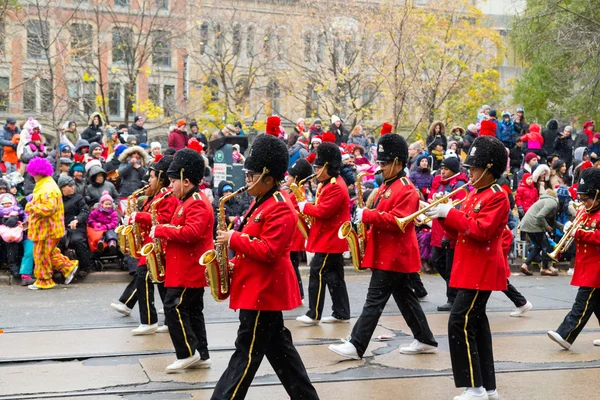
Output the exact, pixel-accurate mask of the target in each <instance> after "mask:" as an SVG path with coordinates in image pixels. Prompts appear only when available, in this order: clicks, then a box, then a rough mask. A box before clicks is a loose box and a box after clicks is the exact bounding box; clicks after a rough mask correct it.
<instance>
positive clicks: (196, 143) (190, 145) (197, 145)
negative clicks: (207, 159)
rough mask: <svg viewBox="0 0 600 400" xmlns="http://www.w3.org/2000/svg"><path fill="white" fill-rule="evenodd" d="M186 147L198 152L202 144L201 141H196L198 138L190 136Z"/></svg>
mask: <svg viewBox="0 0 600 400" xmlns="http://www.w3.org/2000/svg"><path fill="white" fill-rule="evenodd" d="M187 147H188V148H190V149H192V150H195V151H197V152H198V153H202V149H203V148H204V146H203V145H202V143H200V142H199V141H198V139H196V138H191V139H190V140H188V145H187Z"/></svg>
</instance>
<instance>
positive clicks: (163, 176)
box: [150, 156, 173, 187]
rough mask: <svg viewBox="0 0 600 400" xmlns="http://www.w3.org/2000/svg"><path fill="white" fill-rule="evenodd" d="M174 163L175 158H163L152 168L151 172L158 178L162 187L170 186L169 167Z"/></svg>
mask: <svg viewBox="0 0 600 400" xmlns="http://www.w3.org/2000/svg"><path fill="white" fill-rule="evenodd" d="M172 162H173V156H166V157H162V158H161V159H160V160H158V162H155V163H153V164H152V165H151V166H150V170H152V171H154V173H155V174H156V177H157V178H158V181H159V185H160V187H167V186H169V177H168V176H167V171H168V170H169V166H170V165H171V163H172Z"/></svg>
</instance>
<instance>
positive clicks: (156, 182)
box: [129, 156, 179, 335]
mask: <svg viewBox="0 0 600 400" xmlns="http://www.w3.org/2000/svg"><path fill="white" fill-rule="evenodd" d="M172 161H173V157H172V156H167V157H163V158H161V159H160V160H159V161H158V162H157V163H154V164H152V165H151V166H150V176H149V178H148V184H149V186H148V189H146V194H147V195H148V199H147V200H146V202H145V203H144V205H143V206H142V212H137V213H136V212H134V213H133V214H132V215H131V216H130V217H129V224H130V225H131V224H138V225H139V227H140V232H141V234H142V237H143V238H144V241H143V244H147V243H152V238H151V237H150V236H148V234H149V233H150V230H151V229H152V215H151V213H150V212H151V210H152V205H153V204H155V203H156V202H157V201H159V200H160V199H162V200H160V202H159V203H158V205H157V206H156V207H157V208H156V214H157V220H158V222H159V223H161V224H167V223H169V222H171V219H172V218H173V215H174V214H175V209H176V208H177V206H179V200H177V198H176V197H175V196H168V197H166V198H164V199H163V197H164V196H165V195H167V193H171V192H170V190H169V189H167V188H168V186H169V184H170V182H169V177H168V176H167V170H168V169H169V166H170V165H171V162H172ZM157 287H158V293H159V294H160V298H161V300H162V301H163V302H164V300H165V285H164V282H161V283H158V284H157ZM136 288H137V297H138V301H139V308H140V323H141V325H140V326H139V327H137V328H135V329H134V330H133V331H132V333H133V334H134V335H150V334H153V333H155V332H157V331H158V332H167V330H168V327H167V325H163V326H161V327H160V328H159V327H158V316H157V314H156V307H155V306H154V284H153V282H152V280H151V279H150V272H149V271H148V267H147V266H146V257H144V256H140V258H139V260H138V270H137V274H136Z"/></svg>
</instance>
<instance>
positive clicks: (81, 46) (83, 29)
mask: <svg viewBox="0 0 600 400" xmlns="http://www.w3.org/2000/svg"><path fill="white" fill-rule="evenodd" d="M92 40H93V38H92V26H91V25H89V24H72V25H71V54H72V55H73V57H75V58H77V59H80V60H87V61H89V60H91V56H92Z"/></svg>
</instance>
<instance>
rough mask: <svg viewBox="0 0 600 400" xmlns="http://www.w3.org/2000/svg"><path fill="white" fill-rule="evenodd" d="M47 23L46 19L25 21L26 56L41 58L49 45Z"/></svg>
mask: <svg viewBox="0 0 600 400" xmlns="http://www.w3.org/2000/svg"><path fill="white" fill-rule="evenodd" d="M49 40H50V39H49V37H48V23H47V22H46V21H28V22H27V57H28V58H37V59H39V58H43V57H44V51H45V49H46V48H48V47H49V44H48V43H49Z"/></svg>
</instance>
